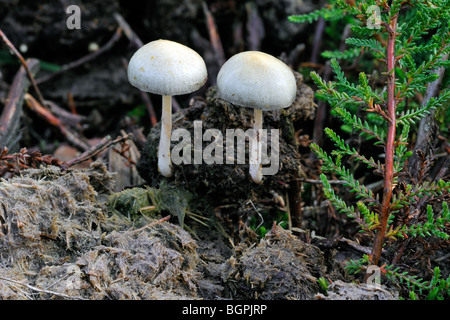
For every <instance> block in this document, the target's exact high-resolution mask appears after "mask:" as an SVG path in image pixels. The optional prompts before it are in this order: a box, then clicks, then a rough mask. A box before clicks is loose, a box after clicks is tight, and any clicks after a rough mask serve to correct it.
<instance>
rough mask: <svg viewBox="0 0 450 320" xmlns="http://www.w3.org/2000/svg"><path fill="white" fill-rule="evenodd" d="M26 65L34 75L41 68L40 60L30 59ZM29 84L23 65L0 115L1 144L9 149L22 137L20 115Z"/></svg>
mask: <svg viewBox="0 0 450 320" xmlns="http://www.w3.org/2000/svg"><path fill="white" fill-rule="evenodd" d="M26 65H27V66H28V69H29V70H30V72H31V73H32V74H33V75H35V74H36V73H37V72H38V70H39V60H36V59H28V60H27V61H26ZM29 86H30V80H29V78H28V75H27V70H26V68H25V66H23V65H22V66H21V67H20V69H19V71H18V72H17V74H16V76H15V77H14V80H13V83H12V85H11V89H10V91H9V93H8V97H7V99H6V104H5V107H4V108H3V112H2V115H1V117H0V146H2V147H4V146H6V147H8V149H14V147H15V146H16V144H17V142H18V141H19V140H20V138H21V134H20V131H19V127H20V117H21V115H22V105H23V101H24V96H25V93H26V92H27V91H28V88H29Z"/></svg>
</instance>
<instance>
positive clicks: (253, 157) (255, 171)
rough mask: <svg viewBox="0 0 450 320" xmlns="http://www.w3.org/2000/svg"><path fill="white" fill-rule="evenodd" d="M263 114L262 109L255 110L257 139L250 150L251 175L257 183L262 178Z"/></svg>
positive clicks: (254, 121) (254, 123) (254, 125)
mask: <svg viewBox="0 0 450 320" xmlns="http://www.w3.org/2000/svg"><path fill="white" fill-rule="evenodd" d="M262 124H263V115H262V110H261V109H255V110H254V119H253V129H254V130H255V135H256V141H255V142H254V143H252V144H251V146H252V149H251V150H250V170H249V173H250V177H251V178H252V180H253V181H254V182H255V183H260V182H261V180H262V173H261V165H262V164H261V134H262Z"/></svg>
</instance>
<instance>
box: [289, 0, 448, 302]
mask: <svg viewBox="0 0 450 320" xmlns="http://www.w3.org/2000/svg"><path fill="white" fill-rule="evenodd" d="M374 7H375V9H378V10H375V12H378V13H379V16H378V17H376V18H377V21H376V22H377V23H378V27H376V28H374V27H373V26H369V22H373V21H374V20H373V19H374V15H373V14H374V13H373V12H374ZM340 13H342V17H343V16H344V15H345V16H346V17H347V19H346V21H348V17H349V16H351V17H353V18H354V19H353V20H350V21H351V24H352V25H351V28H350V30H351V31H352V35H351V37H350V38H347V39H346V44H347V45H348V48H347V49H346V50H344V51H343V52H338V51H332V50H330V51H325V52H324V53H323V56H324V57H327V58H331V61H330V66H331V69H332V71H333V73H334V79H333V80H332V81H327V82H325V81H324V80H323V79H322V78H321V77H320V76H319V75H318V74H317V73H316V72H314V71H313V72H311V78H312V80H313V81H314V82H315V84H316V85H317V88H318V89H317V91H316V96H317V98H318V99H322V100H325V101H326V102H328V104H329V105H330V109H331V114H332V115H334V116H336V117H338V118H339V119H340V120H341V121H342V122H343V123H344V124H345V125H347V126H348V127H350V128H352V130H353V132H354V133H358V134H359V135H360V136H361V138H362V139H363V140H362V141H363V143H364V142H365V141H368V142H369V143H372V144H373V145H378V146H380V147H382V148H383V149H384V151H385V153H386V160H385V163H382V161H380V160H379V159H374V158H373V157H372V156H371V157H367V156H365V155H363V154H361V152H360V151H359V150H357V149H356V148H352V147H350V146H349V145H348V144H347V143H346V140H345V139H343V138H342V137H340V136H339V134H338V133H337V132H336V131H334V130H332V129H330V128H326V129H325V134H326V136H327V137H328V138H329V139H331V140H332V141H333V143H334V146H335V148H334V149H333V150H332V151H331V152H330V153H327V152H326V151H325V150H323V149H322V147H321V146H319V145H317V144H314V143H313V144H311V150H312V151H313V152H314V153H315V154H316V156H317V157H318V158H319V159H320V160H321V161H322V172H323V173H322V174H321V175H320V179H321V181H322V185H323V188H322V190H323V192H324V195H325V196H326V197H327V198H328V199H329V200H330V202H331V204H332V205H333V206H334V207H336V209H337V210H338V211H339V212H341V213H343V214H345V215H346V216H348V217H350V218H351V219H353V220H354V221H355V222H356V224H357V225H358V226H359V228H360V230H361V231H362V232H364V233H365V234H366V235H367V236H369V237H373V238H374V249H373V251H372V255H364V256H363V257H362V258H361V259H359V260H352V261H351V262H350V263H349V264H348V270H349V271H352V272H354V273H357V272H359V271H361V270H364V269H365V268H366V266H367V265H368V264H371V263H377V262H378V261H379V258H380V255H381V248H382V246H383V243H384V244H385V245H386V243H388V244H389V245H391V244H392V243H394V242H395V241H396V240H397V239H400V238H406V237H412V238H417V237H435V238H436V239H440V240H441V241H447V240H448V239H449V238H450V229H449V227H450V214H449V206H448V202H447V201H448V199H449V198H450V182H448V181H444V180H439V181H437V182H431V181H428V180H427V179H422V178H421V179H420V181H418V182H417V181H416V183H414V184H408V182H405V181H403V180H402V179H403V178H402V177H404V176H408V174H407V172H406V170H407V166H406V165H407V163H408V159H409V158H410V157H411V155H412V154H413V153H412V151H411V146H410V145H409V144H410V141H411V137H412V136H413V133H415V132H416V130H417V128H418V127H417V122H418V121H420V120H421V119H423V118H424V117H425V116H427V115H429V114H430V112H431V111H432V110H435V109H440V108H442V107H444V106H445V105H446V104H448V102H449V100H450V88H449V87H448V85H445V83H444V86H442V88H441V90H440V92H439V93H438V94H437V95H436V96H435V97H431V98H430V99H429V100H427V102H426V103H423V104H415V103H406V102H407V101H408V100H411V99H412V98H413V97H415V96H416V95H417V94H418V93H420V94H424V93H425V90H426V89H427V85H428V84H429V83H431V82H433V81H435V80H436V79H437V78H438V77H439V75H438V74H437V72H435V70H436V69H437V68H445V70H446V71H447V72H448V69H449V68H450V63H449V60H448V59H447V57H448V55H449V53H450V32H449V23H448V21H449V20H450V1H448V0H427V1H420V0H408V1H404V0H391V1H387V0H368V1H362V0H354V1H344V0H334V1H333V0H330V1H329V6H327V7H325V8H324V9H321V10H317V11H315V12H313V13H310V14H307V15H301V16H291V17H289V20H290V21H293V22H305V21H308V22H311V21H315V20H316V19H318V18H319V17H323V18H324V19H333V20H336V19H337V18H338V16H339V14H340ZM366 52H367V53H370V54H371V58H372V59H378V61H381V62H383V63H385V64H386V66H390V68H391V69H389V72H387V71H388V68H386V67H385V70H386V72H384V73H383V74H384V76H385V79H386V82H385V86H384V87H379V86H378V87H377V88H375V87H372V86H371V85H369V81H368V76H367V74H366V73H365V72H360V73H359V75H358V81H357V83H354V82H353V81H350V80H349V79H348V78H347V77H346V75H345V73H344V72H343V71H342V69H341V67H340V64H339V62H338V59H339V60H341V59H342V60H345V59H352V58H355V57H357V56H360V55H361V54H362V53H366ZM447 82H448V81H447ZM348 161H352V162H354V163H356V164H358V163H361V164H364V166H365V167H366V168H367V169H369V170H371V172H372V173H374V174H378V175H381V176H382V177H383V179H384V188H383V194H381V195H378V194H374V193H373V191H372V190H370V189H368V188H367V187H366V186H365V185H363V184H361V183H360V182H359V180H358V179H356V177H355V176H354V175H353V173H352V172H351V171H350V170H349V169H347V168H345V165H346V163H347V162H348ZM325 173H331V174H333V176H336V177H338V178H339V179H341V180H344V181H345V184H344V186H345V187H346V188H347V190H349V191H350V192H351V193H352V194H354V199H355V202H356V203H353V204H352V203H348V202H347V201H345V200H344V199H343V198H341V196H340V195H339V194H338V193H337V192H336V190H335V189H334V188H333V187H332V185H331V183H330V181H329V180H328V179H329V178H328V177H327V176H326V175H325ZM380 198H381V199H380ZM346 199H348V196H346ZM419 199H420V201H421V202H424V203H423V206H422V204H421V205H420V206H418V207H417V202H418V201H419ZM436 203H441V204H442V207H441V209H437V205H436ZM421 206H422V207H423V208H424V209H425V210H421ZM411 207H413V208H418V209H419V211H417V212H415V213H414V216H412V218H408V217H407V216H408V212H409V211H408V210H409V208H411ZM420 210H421V211H420ZM423 211H425V212H423ZM381 230H382V231H381ZM384 239H386V240H389V241H388V242H384ZM374 255H378V256H376V257H375V256H374ZM374 261H375V262H374ZM383 270H384V273H385V275H386V277H387V278H389V279H397V280H399V281H400V282H402V283H404V284H405V285H406V286H407V289H408V290H410V291H411V294H410V298H418V296H417V292H418V293H419V295H421V296H422V297H424V296H423V293H424V292H426V293H427V294H428V295H427V296H425V297H426V298H442V297H443V296H444V295H447V296H448V295H449V283H450V277H449V278H447V279H441V276H440V270H439V268H437V269H435V271H434V274H433V276H432V278H431V280H430V281H424V280H423V279H418V278H417V277H415V276H410V275H408V273H407V272H405V271H403V272H400V269H399V268H398V267H395V266H390V265H388V264H385V266H384V267H383ZM416 289H418V291H416Z"/></svg>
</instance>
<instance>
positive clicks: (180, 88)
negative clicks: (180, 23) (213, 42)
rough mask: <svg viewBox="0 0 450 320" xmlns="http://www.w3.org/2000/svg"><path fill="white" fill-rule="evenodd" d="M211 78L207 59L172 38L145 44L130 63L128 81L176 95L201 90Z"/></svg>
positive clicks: (149, 90)
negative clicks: (171, 39) (207, 69)
mask: <svg viewBox="0 0 450 320" xmlns="http://www.w3.org/2000/svg"><path fill="white" fill-rule="evenodd" d="M207 77H208V74H207V71H206V66H205V62H204V61H203V58H202V57H201V56H200V55H199V54H198V53H197V52H195V51H194V50H192V49H191V48H188V47H186V46H184V45H182V44H179V43H177V42H174V41H170V40H155V41H152V42H149V43H147V44H146V45H144V46H142V47H141V48H140V49H139V50H138V51H136V52H135V54H134V55H133V56H132V57H131V59H130V62H129V64H128V81H130V83H131V84H132V85H133V86H135V87H136V88H138V89H140V90H142V91H145V92H150V93H155V94H159V95H167V96H174V95H179V94H187V93H190V92H193V91H195V90H197V89H199V88H200V87H201V86H202V85H204V84H205V82H206V79H207Z"/></svg>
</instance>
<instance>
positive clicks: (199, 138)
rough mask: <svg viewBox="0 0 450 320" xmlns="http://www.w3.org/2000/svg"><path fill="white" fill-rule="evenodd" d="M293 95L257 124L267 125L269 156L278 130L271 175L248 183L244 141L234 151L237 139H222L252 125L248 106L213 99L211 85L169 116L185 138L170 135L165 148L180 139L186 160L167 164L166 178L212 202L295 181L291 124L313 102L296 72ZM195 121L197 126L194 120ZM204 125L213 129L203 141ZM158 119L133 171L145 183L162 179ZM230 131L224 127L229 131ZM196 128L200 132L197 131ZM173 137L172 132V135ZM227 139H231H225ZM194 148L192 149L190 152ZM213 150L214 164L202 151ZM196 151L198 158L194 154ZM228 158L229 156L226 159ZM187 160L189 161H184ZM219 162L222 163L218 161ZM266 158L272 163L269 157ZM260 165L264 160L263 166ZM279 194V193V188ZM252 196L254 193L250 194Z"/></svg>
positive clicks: (310, 111) (307, 113) (309, 113)
mask: <svg viewBox="0 0 450 320" xmlns="http://www.w3.org/2000/svg"><path fill="white" fill-rule="evenodd" d="M296 79H297V88H298V89H297V97H296V99H295V101H294V102H293V104H292V105H291V106H290V107H288V108H285V109H282V110H273V111H265V112H263V116H264V123H263V128H264V129H266V130H267V133H268V138H267V151H268V154H267V156H268V157H269V158H271V156H272V150H274V149H272V148H276V147H277V146H276V145H272V138H271V134H272V131H271V130H272V129H273V130H278V129H279V130H280V131H279V141H278V151H279V158H278V159H270V160H271V161H272V160H273V162H274V163H275V161H276V163H278V164H279V167H278V171H277V173H276V174H275V175H265V176H264V178H263V182H262V183H261V184H259V185H256V184H255V183H253V182H252V181H251V179H250V177H249V173H248V171H249V165H248V162H249V149H248V142H246V143H245V150H238V149H239V148H237V147H236V144H237V143H236V140H237V138H235V137H233V139H235V140H233V141H227V135H228V132H230V131H231V132H237V130H242V132H245V131H246V130H248V129H250V128H253V112H252V110H251V109H248V108H241V107H237V106H233V105H231V104H229V103H227V102H226V101H224V100H222V99H220V98H219V96H218V94H217V91H216V88H215V87H211V88H209V89H208V92H207V93H206V99H201V98H198V99H193V100H192V101H191V104H190V106H189V107H188V108H186V109H183V110H182V111H181V112H179V113H177V114H174V116H173V118H172V129H173V132H175V131H176V130H178V129H182V130H184V132H188V133H189V134H188V135H189V136H190V140H189V139H188V138H187V137H186V140H185V139H184V137H183V139H180V140H179V141H174V140H176V139H172V143H171V150H172V152H173V154H174V153H175V152H174V150H179V149H180V147H181V146H180V145H183V144H184V149H183V151H181V152H178V153H177V154H179V155H180V156H181V154H182V157H183V158H184V157H186V161H184V160H183V162H182V163H181V164H179V165H177V164H174V165H173V171H174V176H173V178H170V181H172V182H174V183H176V184H178V185H180V186H183V187H185V188H186V189H188V190H190V191H192V192H193V193H194V194H197V195H201V196H202V197H205V196H206V197H209V198H210V199H211V201H212V202H213V203H214V204H216V205H218V204H224V203H234V202H236V201H239V200H242V199H249V198H252V194H257V195H259V198H262V197H264V196H265V195H267V194H271V192H272V191H273V190H274V191H277V190H281V189H284V188H286V186H288V185H289V183H290V182H292V181H296V179H297V178H298V176H299V170H300V158H301V157H300V154H299V152H298V145H297V140H296V138H295V126H294V124H296V125H298V124H301V123H302V121H310V120H311V118H313V117H314V111H315V107H316V105H315V104H314V91H313V90H312V89H311V88H310V87H308V86H306V85H305V84H304V83H303V78H302V76H301V75H300V74H298V73H296ZM196 123H197V124H199V123H200V125H197V127H196ZM208 129H212V130H214V131H213V132H215V133H214V134H215V135H216V136H215V138H214V139H213V138H210V139H209V140H208V139H207V138H205V137H204V135H205V133H206V132H207V130H208ZM160 130H161V124H160V123H159V124H158V125H156V126H155V127H153V128H152V129H151V130H150V132H149V134H148V136H147V141H146V145H145V147H144V150H143V152H142V154H141V158H140V161H139V163H138V166H137V168H138V171H139V174H140V175H141V177H143V178H144V179H145V180H146V181H147V182H148V184H149V185H150V186H152V187H155V186H158V185H159V184H160V182H161V181H164V180H165V178H164V177H162V176H161V174H160V173H159V172H158V166H157V150H158V145H159V140H160ZM229 130H230V131H229ZM200 131H201V132H200ZM173 137H174V136H172V138H173ZM230 139H231V138H230ZM274 140H275V139H274ZM231 143H233V145H234V146H235V147H234V153H233V154H231V152H230V154H227V152H226V146H227V144H229V145H231ZM200 149H201V150H200ZM196 150H197V151H196ZM207 150H214V151H212V152H211V154H213V157H214V160H215V161H216V160H218V161H217V162H214V163H206V161H204V160H205V159H204V156H203V155H204V152H206V151H207ZM199 151H200V152H202V155H200V158H201V159H200V160H201V163H199V162H198V160H196V158H195V157H198V156H199V153H198V152H199ZM238 152H239V153H241V152H243V153H245V154H244V158H245V161H243V162H244V163H238V161H237V159H238ZM231 157H233V158H232V159H231ZM189 161H190V163H189ZM221 161H222V163H221ZM271 163H272V162H271ZM264 166H265V167H266V166H267V167H268V166H269V164H267V165H264ZM281 194H284V192H282V193H281ZM256 198H258V197H256Z"/></svg>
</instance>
